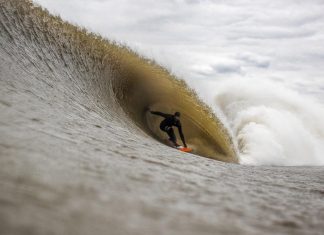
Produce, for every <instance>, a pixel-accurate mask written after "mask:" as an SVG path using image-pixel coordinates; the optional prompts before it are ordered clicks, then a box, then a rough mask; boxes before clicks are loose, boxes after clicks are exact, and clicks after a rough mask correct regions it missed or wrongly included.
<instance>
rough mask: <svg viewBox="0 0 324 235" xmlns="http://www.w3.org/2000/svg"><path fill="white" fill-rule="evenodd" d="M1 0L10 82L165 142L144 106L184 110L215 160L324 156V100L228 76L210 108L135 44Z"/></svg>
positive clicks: (4, 71)
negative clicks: (134, 47) (125, 44)
mask: <svg viewBox="0 0 324 235" xmlns="http://www.w3.org/2000/svg"><path fill="white" fill-rule="evenodd" d="M0 4H1V11H0V20H1V21H0V29H1V40H0V59H1V63H0V64H1V65H2V67H1V74H0V75H1V76H0V78H1V84H2V85H3V87H5V86H7V85H8V86H13V87H15V89H16V91H17V92H19V89H21V90H28V92H31V93H32V94H34V95H35V96H39V99H40V100H48V97H51V96H53V97H52V99H53V100H55V97H60V98H61V99H64V100H66V101H67V100H68V101H69V103H71V102H72V103H75V105H76V106H78V107H82V108H83V109H85V110H87V111H88V112H89V113H94V114H95V115H97V116H98V118H101V119H105V120H107V122H110V123H112V124H113V125H116V126H120V127H124V126H128V128H130V129H131V133H136V135H137V136H138V135H139V136H142V138H143V140H144V138H147V136H150V137H151V138H154V139H155V140H157V141H158V142H160V143H166V141H165V138H166V136H165V135H164V133H161V131H160V130H159V122H160V121H161V120H160V119H158V118H157V117H155V116H152V115H149V114H148V113H147V112H146V110H147V108H148V107H150V108H151V109H153V110H159V111H164V112H170V113H173V112H174V111H180V112H181V113H182V122H183V126H184V132H185V136H186V139H187V142H188V145H189V146H192V147H194V154H197V155H201V156H204V157H208V158H213V159H217V160H221V161H225V162H235V163H237V162H239V163H242V164H249V165H323V164H324V160H323V159H324V158H323V156H322V155H323V153H324V123H323V119H322V117H323V116H324V108H323V107H322V105H320V104H318V103H316V102H315V101H313V100H311V99H310V98H307V97H303V96H301V95H300V94H298V93H296V92H293V91H291V90H288V89H286V88H283V87H282V86H279V85H276V84H275V83H273V82H265V81H262V82H260V81H255V80H247V79H244V80H235V81H232V80H228V81H224V82H221V83H219V84H218V85H217V86H216V87H215V89H214V90H209V92H210V93H211V94H213V95H214V101H215V103H214V104H215V106H216V109H215V110H216V111H215V110H214V112H212V111H211V109H210V108H209V107H208V106H207V105H205V104H204V103H203V102H202V101H201V100H200V99H199V98H198V97H197V95H196V93H195V92H194V91H193V90H192V89H190V88H188V86H187V85H186V83H185V82H184V81H182V80H179V79H177V78H176V77H175V76H174V75H172V74H171V73H170V72H168V71H167V70H166V69H164V68H163V67H161V66H159V65H158V64H156V63H155V62H154V61H152V60H149V59H146V58H143V57H142V56H140V55H138V54H137V53H136V52H134V51H132V50H131V49H129V48H128V47H126V46H123V45H119V44H117V43H114V42H111V41H109V40H107V39H103V38H102V37H100V36H98V35H95V34H92V33H88V32H87V31H86V30H84V29H80V28H78V27H76V26H73V25H70V24H68V23H66V22H64V21H62V20H61V19H60V17H57V16H51V15H50V14H49V13H48V12H47V11H46V10H43V9H42V8H40V7H37V6H35V5H33V3H31V2H30V1H27V0H25V1H19V0H13V1H3V0H2V1H0ZM13 64H14V65H15V66H14V68H15V69H14V70H12V69H10V68H11V65H13ZM36 80H37V81H36ZM32 81H33V82H32ZM35 81H36V82H35ZM29 84H30V85H29ZM31 84H33V85H31ZM34 84H37V85H36V86H35V85H34ZM209 89H210V88H209ZM40 90H42V91H43V92H42V94H47V96H48V97H46V98H45V97H42V94H41V93H39V92H38V91H40ZM54 94H55V95H54ZM48 105H50V104H48ZM35 108H36V109H37V107H35ZM63 110H64V109H62V110H61V112H62V115H66V114H64V111H63ZM53 112H57V110H53ZM49 117H50V115H49ZM220 117H222V118H220ZM224 123H226V125H224ZM110 134H111V138H112V139H114V135H118V133H110ZM125 138H128V137H127V136H125ZM134 141H135V140H134ZM136 141H141V139H140V140H136ZM178 153H179V152H178Z"/></svg>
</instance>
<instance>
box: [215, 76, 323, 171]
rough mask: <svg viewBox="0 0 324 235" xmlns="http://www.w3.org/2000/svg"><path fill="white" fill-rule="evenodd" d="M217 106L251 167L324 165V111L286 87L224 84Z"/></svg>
mask: <svg viewBox="0 0 324 235" xmlns="http://www.w3.org/2000/svg"><path fill="white" fill-rule="evenodd" d="M215 90H216V96H215V102H216V105H217V108H219V109H220V110H221V112H222V113H223V116H225V118H226V119H227V121H228V122H229V125H230V127H231V128H232V131H233V135H234V136H235V138H236V140H237V144H238V148H239V151H240V156H239V158H240V160H239V161H240V163H241V164H247V165H281V166H282V165H285V166H292V165H294V166H298V165H323V164H324V155H323V153H324V121H323V116H324V108H323V106H322V105H321V104H320V103H318V102H317V101H314V100H312V99H311V98H310V97H307V96H303V95H301V94H299V93H297V92H295V91H292V90H290V89H288V88H284V87H283V86H282V85H281V84H277V83H274V82H271V81H256V80H254V79H248V80H247V79H244V80H229V81H224V82H221V83H220V84H218V86H217V89H215Z"/></svg>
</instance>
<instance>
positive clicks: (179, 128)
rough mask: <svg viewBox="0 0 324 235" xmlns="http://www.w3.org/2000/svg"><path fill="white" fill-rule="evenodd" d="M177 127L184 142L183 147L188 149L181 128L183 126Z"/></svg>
mask: <svg viewBox="0 0 324 235" xmlns="http://www.w3.org/2000/svg"><path fill="white" fill-rule="evenodd" d="M177 127H178V131H179V135H180V138H181V140H182V143H183V146H184V147H186V148H187V145H186V141H185V138H184V135H183V133H182V127H181V125H178V126H177Z"/></svg>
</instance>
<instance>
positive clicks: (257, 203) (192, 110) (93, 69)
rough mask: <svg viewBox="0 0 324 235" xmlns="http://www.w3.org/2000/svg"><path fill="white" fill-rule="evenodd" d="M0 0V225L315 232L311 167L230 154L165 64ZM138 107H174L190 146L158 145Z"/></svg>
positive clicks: (318, 216)
mask: <svg viewBox="0 0 324 235" xmlns="http://www.w3.org/2000/svg"><path fill="white" fill-rule="evenodd" d="M0 4H1V5H0V7H1V9H0V30H1V36H0V44H1V45H0V82H1V84H0V118H1V119H0V121H1V122H0V133H1V135H0V184H1V191H0V232H1V234H152V233H155V234H274V233H280V234H306V233H307V234H320V233H321V232H322V231H323V230H324V226H323V223H322V221H324V204H323V198H324V191H323V188H324V174H323V168H322V167H290V168H288V167H251V166H241V165H238V164H233V163H237V162H238V158H237V150H236V147H235V143H233V140H232V137H231V135H230V134H228V131H227V130H226V128H224V126H223V124H222V123H221V122H220V121H219V119H218V118H217V117H216V116H215V115H214V114H212V113H211V112H210V111H209V108H208V107H206V106H205V105H204V104H203V103H202V102H201V101H199V99H198V98H197V97H196V96H195V95H194V92H192V91H191V90H190V89H188V88H187V87H186V85H185V84H184V83H183V82H182V81H179V80H177V79H176V78H174V76H172V75H170V74H169V73H168V71H166V70H165V69H163V68H161V67H160V66H158V65H156V64H155V63H154V62H152V61H149V60H147V59H144V58H141V57H140V56H139V55H137V54H136V53H134V52H131V51H130V50H129V49H128V48H126V47H124V46H118V45H116V44H113V43H110V42H109V41H107V40H103V39H102V38H100V37H99V36H97V35H94V34H90V33H86V32H85V31H84V30H80V29H78V28H77V27H74V26H72V25H69V24H67V23H64V22H62V21H61V20H60V19H59V18H58V17H53V16H50V15H49V14H48V13H47V12H46V11H43V10H41V9H40V8H37V7H34V6H33V5H32V4H31V3H29V2H28V1H3V0H1V1H0ZM147 107H151V108H152V109H159V110H164V111H166V112H173V111H174V110H179V111H180V112H182V113H183V114H184V115H183V126H184V127H185V134H186V136H187V137H188V143H189V144H190V145H192V146H195V152H194V153H195V154H196V155H192V154H184V153H181V152H178V151H176V150H174V149H172V148H170V147H168V146H166V145H165V144H164V138H165V137H164V136H163V135H162V133H161V132H160V131H159V130H158V129H157V124H158V122H159V120H158V119H154V118H155V117H152V116H150V115H148V114H147V113H146V112H145V110H146V108H147ZM198 155H201V156H205V157H207V158H205V157H201V156H198ZM210 158H213V159H217V160H221V161H224V162H221V161H215V160H213V159H210ZM225 162H231V163H225Z"/></svg>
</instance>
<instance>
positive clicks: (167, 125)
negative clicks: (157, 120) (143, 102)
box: [151, 111, 186, 146]
mask: <svg viewBox="0 0 324 235" xmlns="http://www.w3.org/2000/svg"><path fill="white" fill-rule="evenodd" d="M151 113H152V114H155V115H159V116H161V117H164V120H163V121H162V122H161V124H160V129H161V130H162V131H164V132H166V133H167V134H168V136H169V137H170V138H169V140H170V141H172V142H173V143H174V145H175V146H178V144H177V139H176V136H175V134H174V131H173V128H172V126H176V127H178V130H179V134H180V138H181V140H182V143H183V145H184V146H186V142H185V138H184V135H183V133H182V127H181V123H180V120H179V119H177V118H176V117H175V116H174V115H172V114H166V113H162V112H154V111H151Z"/></svg>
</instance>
